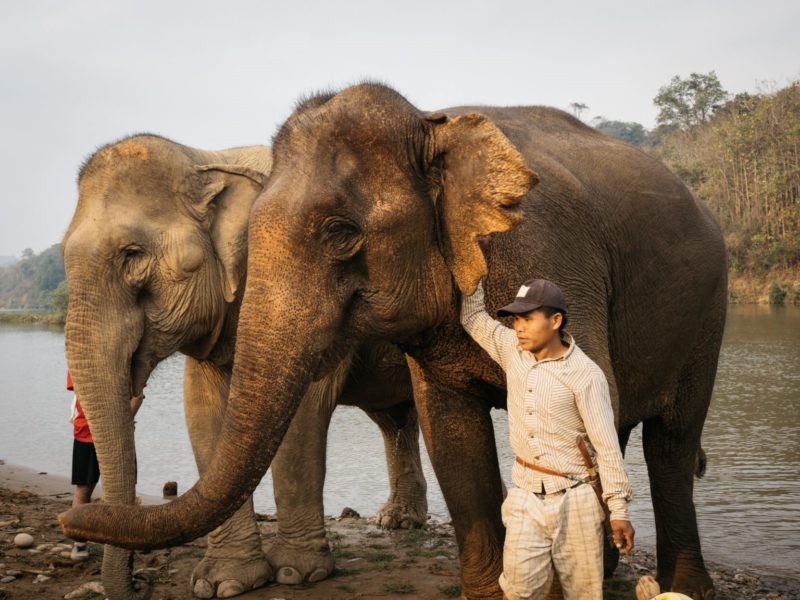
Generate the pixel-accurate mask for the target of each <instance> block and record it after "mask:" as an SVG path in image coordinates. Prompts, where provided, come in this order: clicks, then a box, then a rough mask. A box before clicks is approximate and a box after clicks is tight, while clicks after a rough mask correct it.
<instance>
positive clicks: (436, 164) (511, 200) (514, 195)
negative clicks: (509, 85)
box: [424, 114, 539, 294]
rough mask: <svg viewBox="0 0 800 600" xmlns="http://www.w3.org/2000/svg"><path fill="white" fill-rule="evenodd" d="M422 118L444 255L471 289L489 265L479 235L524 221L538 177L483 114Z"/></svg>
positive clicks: (458, 278)
mask: <svg viewBox="0 0 800 600" xmlns="http://www.w3.org/2000/svg"><path fill="white" fill-rule="evenodd" d="M424 122H425V126H426V128H427V130H428V140H427V141H428V148H427V150H426V163H427V164H428V168H429V174H430V176H431V177H432V179H433V181H434V188H435V195H436V196H437V197H436V204H437V212H438V218H439V236H440V244H441V247H442V254H443V255H444V258H445V261H446V263H447V266H448V267H449V268H450V271H451V272H452V274H453V277H454V278H455V280H456V284H457V285H458V287H459V289H460V290H461V291H462V292H463V293H465V294H472V293H473V292H474V291H475V288H476V287H477V285H478V282H479V281H480V279H481V278H482V277H483V276H484V275H486V270H487V267H486V260H485V258H484V256H483V252H482V251H481V248H480V240H481V238H482V237H484V236H488V235H491V234H494V233H500V232H503V231H508V230H510V229H511V228H513V227H514V226H515V225H517V224H519V223H520V222H521V221H522V218H523V215H522V212H521V211H520V208H519V205H520V203H521V202H522V198H524V197H525V195H526V194H527V193H528V192H529V191H530V190H531V188H533V186H534V185H536V183H538V181H539V178H538V177H537V175H536V174H535V173H534V172H533V171H531V170H530V169H529V168H528V167H527V166H525V163H524V161H523V159H522V155H521V154H520V153H519V151H518V150H517V149H516V148H515V147H514V146H513V144H512V143H511V142H510V141H509V140H508V138H507V137H506V136H505V135H503V133H502V132H501V131H500V130H499V129H498V128H497V126H495V125H494V123H492V122H491V121H490V120H489V119H487V118H486V117H484V116H483V115H479V114H467V115H463V116H458V117H455V118H453V119H449V118H448V117H446V116H444V115H439V114H437V115H429V116H427V117H426V118H425V121H424Z"/></svg>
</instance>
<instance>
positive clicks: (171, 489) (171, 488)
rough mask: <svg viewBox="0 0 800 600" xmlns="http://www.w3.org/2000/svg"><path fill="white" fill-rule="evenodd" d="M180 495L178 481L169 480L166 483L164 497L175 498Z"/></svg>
mask: <svg viewBox="0 0 800 600" xmlns="http://www.w3.org/2000/svg"><path fill="white" fill-rule="evenodd" d="M177 495H178V482H177V481H168V482H166V483H165V484H164V489H163V496H164V498H175V497H176V496H177Z"/></svg>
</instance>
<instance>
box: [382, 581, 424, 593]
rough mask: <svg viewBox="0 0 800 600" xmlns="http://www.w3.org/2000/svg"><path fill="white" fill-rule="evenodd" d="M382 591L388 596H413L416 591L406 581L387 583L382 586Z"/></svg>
mask: <svg viewBox="0 0 800 600" xmlns="http://www.w3.org/2000/svg"><path fill="white" fill-rule="evenodd" d="M383 591H385V592H387V593H389V594H413V593H414V592H415V591H416V590H415V589H414V586H413V585H411V584H410V583H408V582H407V581H387V582H386V583H385V584H383Z"/></svg>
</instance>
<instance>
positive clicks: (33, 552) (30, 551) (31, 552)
mask: <svg viewBox="0 0 800 600" xmlns="http://www.w3.org/2000/svg"><path fill="white" fill-rule="evenodd" d="M41 553H42V551H41V550H37V549H36V548H29V549H28V554H41Z"/></svg>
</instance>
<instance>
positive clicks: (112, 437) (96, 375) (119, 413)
mask: <svg viewBox="0 0 800 600" xmlns="http://www.w3.org/2000/svg"><path fill="white" fill-rule="evenodd" d="M70 275H71V277H70V280H71V282H72V283H73V285H72V286H71V288H72V289H71V293H70V304H69V309H68V313H67V323H66V328H65V341H66V352H67V363H68V365H69V369H70V373H71V375H72V379H73V384H74V386H75V393H76V394H77V396H78V400H79V402H80V404H81V407H82V408H83V410H84V413H85V414H86V418H87V419H88V421H89V424H90V429H91V432H92V437H93V440H94V445H95V450H96V452H97V458H98V462H99V463H100V471H101V473H102V478H103V495H104V499H105V501H106V502H108V503H113V504H133V503H134V500H135V496H136V471H135V469H136V463H135V458H136V450H135V447H134V436H133V422H132V419H131V409H130V364H131V354H132V353H133V349H134V348H135V346H136V344H137V343H138V340H139V337H141V330H142V323H141V317H138V318H137V313H136V312H135V311H134V310H132V309H131V308H130V307H128V308H126V307H125V303H124V302H123V301H120V302H118V303H114V302H110V301H109V297H108V295H105V297H104V298H101V296H103V294H101V292H99V290H98V286H95V285H92V284H87V282H94V278H92V277H91V274H90V273H87V274H86V275H87V276H86V277H82V276H81V273H79V272H75V270H72V272H71V273H70ZM137 331H138V335H137ZM131 564H132V554H131V553H130V552H129V551H126V550H122V549H119V548H106V551H105V552H104V555H103V570H102V580H103V586H104V588H105V590H106V593H107V594H108V595H109V597H111V598H115V599H116V598H125V599H131V600H132V599H135V598H143V597H146V595H147V591H148V590H147V589H146V588H145V589H141V590H140V591H138V592H137V591H136V590H134V588H133V586H132V582H131Z"/></svg>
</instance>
